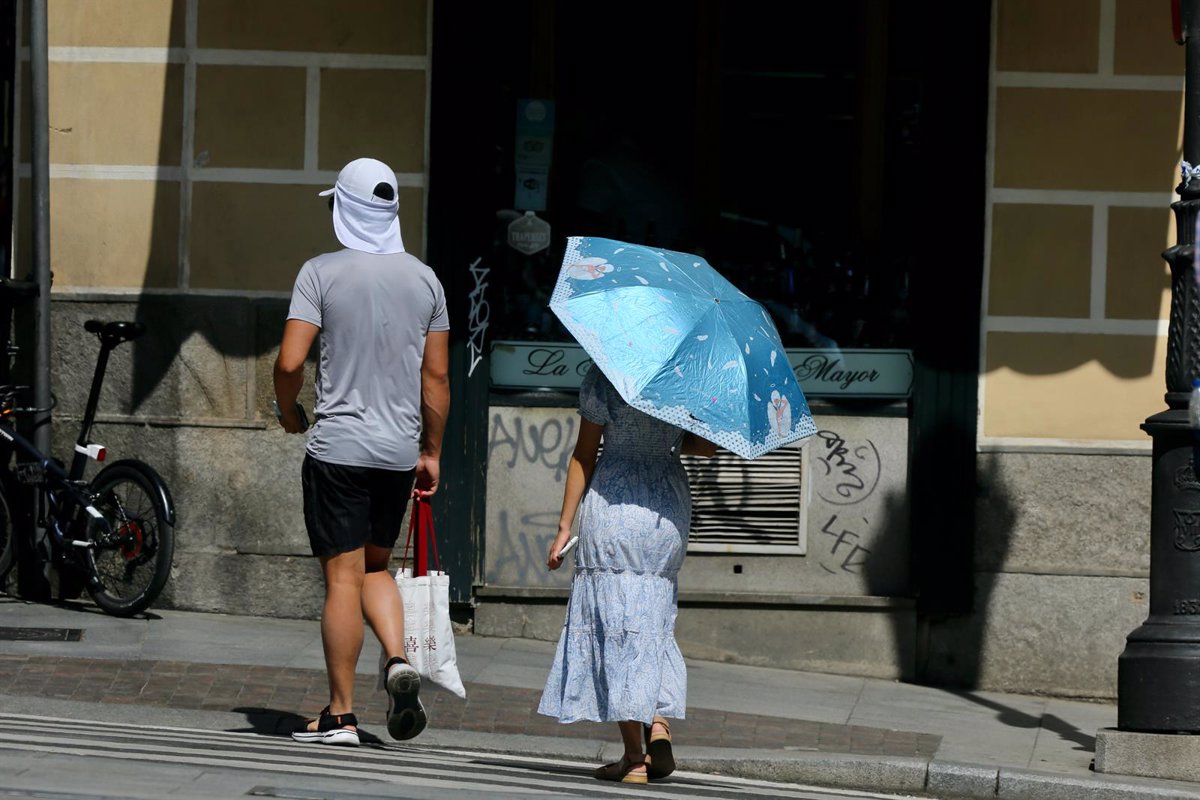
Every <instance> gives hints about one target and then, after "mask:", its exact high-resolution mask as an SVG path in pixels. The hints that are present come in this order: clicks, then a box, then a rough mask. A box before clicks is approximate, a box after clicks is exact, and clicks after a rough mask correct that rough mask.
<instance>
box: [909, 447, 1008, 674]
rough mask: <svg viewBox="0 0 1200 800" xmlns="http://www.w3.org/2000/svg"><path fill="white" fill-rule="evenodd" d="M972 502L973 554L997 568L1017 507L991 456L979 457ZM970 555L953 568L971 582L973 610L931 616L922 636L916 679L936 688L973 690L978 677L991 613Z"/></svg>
mask: <svg viewBox="0 0 1200 800" xmlns="http://www.w3.org/2000/svg"><path fill="white" fill-rule="evenodd" d="M977 480H978V484H977V485H978V489H977V497H976V498H975V507H976V513H975V517H976V542H975V552H976V553H979V552H983V551H984V550H985V549H986V550H987V551H988V553H989V555H990V558H991V560H992V561H993V562H994V563H997V564H1002V563H1003V561H1004V558H1005V555H1006V554H1007V553H1008V551H1009V548H1010V546H1011V543H1012V538H1013V533H1014V531H1015V529H1016V525H1017V518H1018V513H1019V512H1018V508H1017V505H1016V503H1015V501H1014V500H1013V497H1012V494H1011V492H1010V491H1009V489H1008V487H1007V485H1006V484H1005V482H1004V480H1003V479H1002V478H1001V476H1000V472H999V467H998V461H997V460H996V458H995V457H991V458H981V459H980V461H979V470H978V473H977ZM977 558H978V557H977V556H976V555H975V553H971V554H970V559H969V561H968V562H967V563H961V564H958V565H955V566H954V569H963V570H968V571H969V574H970V576H971V578H972V579H976V580H974V583H975V587H974V598H975V602H974V610H973V611H972V612H971V613H970V614H964V615H944V616H939V617H931V618H929V619H928V620H927V622H926V627H925V629H924V630H923V631H922V639H923V641H922V647H921V653H920V659H921V663H919V664H918V668H917V674H918V680H920V681H921V682H922V683H927V684H930V685H935V686H951V687H961V688H964V689H976V688H978V687H979V685H980V680H981V678H982V673H983V662H984V656H985V654H984V646H985V641H986V639H987V634H988V627H989V617H990V613H991V608H992V605H991V604H992V591H993V588H994V583H993V582H992V581H991V580H990V579H989V577H988V576H986V575H981V574H979V573H977V572H976V564H975V562H976V560H977Z"/></svg>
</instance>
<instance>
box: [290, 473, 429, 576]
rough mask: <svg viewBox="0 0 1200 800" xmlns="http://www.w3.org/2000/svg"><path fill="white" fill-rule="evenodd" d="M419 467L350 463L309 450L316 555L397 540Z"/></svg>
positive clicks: (308, 506)
mask: <svg viewBox="0 0 1200 800" xmlns="http://www.w3.org/2000/svg"><path fill="white" fill-rule="evenodd" d="M414 473H415V470H411V469H409V470H403V471H401V470H392V469H379V468H375V467H348V466H345V465H343V464H329V463H326V462H324V461H318V460H317V459H315V458H313V457H312V456H310V455H305V456H304V467H303V469H302V470H301V476H302V482H303V484H304V526H305V527H306V528H308V542H309V544H310V545H311V546H312V552H313V555H314V556H336V555H338V554H339V553H348V552H349V551H351V550H357V549H358V548H360V547H363V546H364V545H366V544H373V545H375V546H376V547H383V548H386V549H388V550H390V549H392V548H393V547H394V546H395V545H396V539H397V538H399V536H400V526H401V525H402V524H403V521H404V512H405V510H406V509H407V508H408V499H409V496H410V495H411V494H412V488H413V476H414Z"/></svg>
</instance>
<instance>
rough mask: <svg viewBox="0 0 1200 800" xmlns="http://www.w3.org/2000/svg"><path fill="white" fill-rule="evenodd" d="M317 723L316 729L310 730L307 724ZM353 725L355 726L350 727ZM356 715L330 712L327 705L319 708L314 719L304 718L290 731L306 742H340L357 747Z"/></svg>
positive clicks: (295, 736) (294, 737) (298, 739)
mask: <svg viewBox="0 0 1200 800" xmlns="http://www.w3.org/2000/svg"><path fill="white" fill-rule="evenodd" d="M314 722H315V723H317V729H316V730H315V731H310V730H309V729H308V726H309V725H311V724H313V723H314ZM351 726H355V727H351ZM357 726H358V717H356V716H354V715H353V714H330V713H329V706H325V707H324V708H322V709H321V714H320V716H318V717H317V718H316V719H306V720H304V722H301V723H300V725H298V726H297V727H296V730H294V731H292V738H293V739H295V740H296V741H297V742H304V743H306V744H311V743H316V744H340V745H343V746H347V747H358V731H357V730H356V729H355V728H356V727H357Z"/></svg>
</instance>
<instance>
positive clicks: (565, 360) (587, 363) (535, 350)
mask: <svg viewBox="0 0 1200 800" xmlns="http://www.w3.org/2000/svg"><path fill="white" fill-rule="evenodd" d="M591 366H592V359H591V358H590V357H589V356H588V354H587V353H586V352H584V349H583V348H582V347H580V346H579V345H577V344H564V343H560V342H495V343H494V344H492V386H498V387H504V388H507V389H571V390H577V389H579V382H580V381H582V380H583V376H584V375H586V374H587V371H588V369H589V368H591Z"/></svg>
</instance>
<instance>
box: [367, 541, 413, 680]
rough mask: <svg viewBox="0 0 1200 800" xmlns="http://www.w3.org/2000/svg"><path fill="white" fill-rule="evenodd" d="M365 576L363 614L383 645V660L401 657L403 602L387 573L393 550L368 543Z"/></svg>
mask: <svg viewBox="0 0 1200 800" xmlns="http://www.w3.org/2000/svg"><path fill="white" fill-rule="evenodd" d="M365 550H366V552H365V558H366V577H365V578H364V580H363V586H362V614H363V616H364V617H366V619H367V623H368V624H370V626H371V630H373V631H375V636H376V638H378V639H379V644H380V645H382V646H383V652H384V655H385V660H386V659H387V658H392V657H394V656H400V657H401V658H403V657H404V605H403V602H402V601H401V600H400V592H399V590H397V589H396V582H395V580H394V579H393V578H392V574H391V573H390V572H388V561H389V560H390V559H391V556H392V551H391V550H389V549H386V548H383V547H377V546H376V545H373V544H368V545H367V546H366V548H365Z"/></svg>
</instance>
